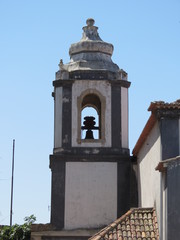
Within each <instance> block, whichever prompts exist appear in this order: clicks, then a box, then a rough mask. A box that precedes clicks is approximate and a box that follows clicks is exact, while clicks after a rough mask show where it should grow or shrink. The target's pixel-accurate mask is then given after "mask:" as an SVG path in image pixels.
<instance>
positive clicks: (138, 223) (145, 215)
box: [89, 208, 159, 240]
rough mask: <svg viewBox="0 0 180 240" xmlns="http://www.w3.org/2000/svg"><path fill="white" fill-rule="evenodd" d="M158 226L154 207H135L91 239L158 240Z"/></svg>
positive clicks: (90, 239)
mask: <svg viewBox="0 0 180 240" xmlns="http://www.w3.org/2000/svg"><path fill="white" fill-rule="evenodd" d="M157 226H158V225H157V218H156V213H155V209H154V208H134V209H131V210H130V211H128V212H127V213H126V214H124V215H123V216H122V217H120V218H119V219H117V220H116V221H114V222H113V223H112V224H110V225H108V226H107V227H105V228H104V229H102V230H101V231H100V232H98V233H96V234H95V235H94V236H92V237H91V238H89V240H145V239H149V240H152V239H154V240H158V239H159V232H158V227H157Z"/></svg>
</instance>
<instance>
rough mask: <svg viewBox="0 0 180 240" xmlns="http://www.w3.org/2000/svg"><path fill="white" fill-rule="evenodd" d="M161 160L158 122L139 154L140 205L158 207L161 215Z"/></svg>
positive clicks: (158, 212)
mask: <svg viewBox="0 0 180 240" xmlns="http://www.w3.org/2000/svg"><path fill="white" fill-rule="evenodd" d="M160 161H161V142H160V132H159V127H158V123H156V124H155V126H154V127H153V129H152V130H151V132H150V134H149V136H148V138H147V139H146V141H145V142H144V144H143V146H142V148H141V150H140V152H139V154H138V175H139V176H138V193H139V207H156V211H157V215H158V219H159V216H160V186H161V184H160V173H159V171H156V170H155V168H156V167H157V165H158V163H159V162H160Z"/></svg>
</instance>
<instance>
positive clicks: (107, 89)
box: [72, 80, 111, 147]
mask: <svg viewBox="0 0 180 240" xmlns="http://www.w3.org/2000/svg"><path fill="white" fill-rule="evenodd" d="M88 89H95V90H97V91H98V92H100V93H101V95H103V96H104V97H105V99H106V107H105V142H97V141H96V142H91V143H89V142H88V143H87V142H81V143H80V144H79V143H78V140H77V139H78V108H77V98H78V97H79V96H80V95H81V94H82V93H83V92H84V91H86V90H88ZM72 146H73V147H79V146H81V147H111V86H110V84H109V83H108V82H107V81H90V80H84V81H82V80H81V81H75V83H74V84H73V87H72Z"/></svg>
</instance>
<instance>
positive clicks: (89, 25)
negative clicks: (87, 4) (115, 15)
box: [86, 18, 95, 27]
mask: <svg viewBox="0 0 180 240" xmlns="http://www.w3.org/2000/svg"><path fill="white" fill-rule="evenodd" d="M94 23H95V21H94V19H93V18H88V19H87V20H86V24H87V26H88V27H91V26H94Z"/></svg>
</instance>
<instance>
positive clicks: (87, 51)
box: [56, 18, 127, 80]
mask: <svg viewBox="0 0 180 240" xmlns="http://www.w3.org/2000/svg"><path fill="white" fill-rule="evenodd" d="M86 23H87V26H85V27H83V36H82V39H81V40H80V41H79V42H77V43H74V44H72V45H71V47H70V49H69V55H70V62H69V63H67V64H63V61H62V60H60V63H59V67H60V71H58V72H57V73H56V80H58V79H68V77H69V73H70V72H71V73H72V72H74V71H79V70H80V71H89V70H91V71H106V72H112V73H114V74H115V76H113V75H112V76H111V77H112V78H114V79H119V80H120V79H121V77H122V76H121V75H122V72H124V71H123V70H122V69H120V68H119V67H118V65H117V64H115V63H113V61H112V59H111V56H112V53H113V49H114V47H113V45H112V44H110V43H107V42H104V41H103V40H102V39H101V38H100V37H99V34H98V31H97V30H98V27H96V26H94V19H92V18H90V19H87V21H86ZM124 73H125V72H124ZM123 80H127V74H126V73H125V74H124V79H123Z"/></svg>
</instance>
